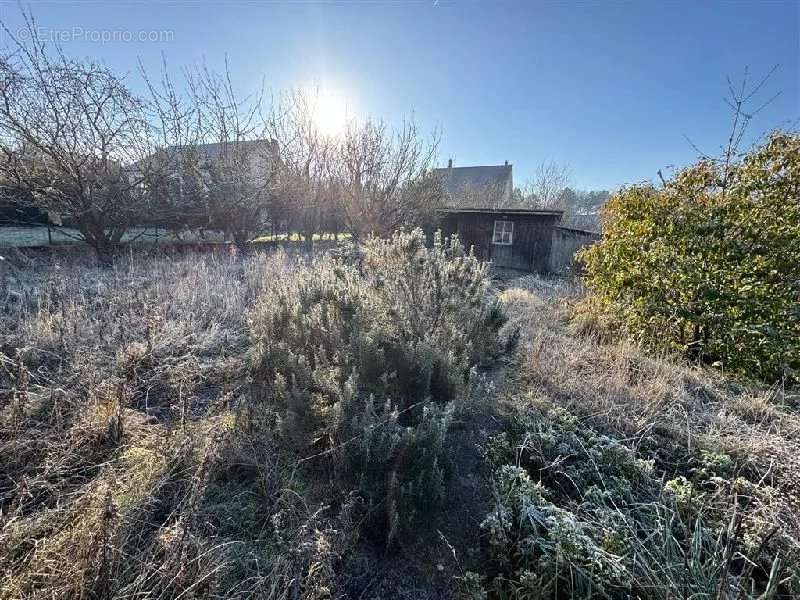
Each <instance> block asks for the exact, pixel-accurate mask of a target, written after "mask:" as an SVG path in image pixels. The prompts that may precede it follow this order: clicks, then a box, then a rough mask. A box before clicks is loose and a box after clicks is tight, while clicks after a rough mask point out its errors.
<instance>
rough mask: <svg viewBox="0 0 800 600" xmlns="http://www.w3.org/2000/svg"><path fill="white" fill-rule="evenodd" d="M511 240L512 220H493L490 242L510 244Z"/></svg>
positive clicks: (512, 238) (512, 237)
mask: <svg viewBox="0 0 800 600" xmlns="http://www.w3.org/2000/svg"><path fill="white" fill-rule="evenodd" d="M513 240H514V222H513V221H495V222H494V235H493V236H492V243H493V244H501V245H503V246H510V245H511V242H512V241H513Z"/></svg>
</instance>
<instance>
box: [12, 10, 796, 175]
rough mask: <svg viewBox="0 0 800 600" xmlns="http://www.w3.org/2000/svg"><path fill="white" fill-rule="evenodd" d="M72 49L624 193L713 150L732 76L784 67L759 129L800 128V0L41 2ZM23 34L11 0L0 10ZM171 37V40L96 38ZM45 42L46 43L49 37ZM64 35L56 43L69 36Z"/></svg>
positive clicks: (755, 130)
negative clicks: (335, 105) (164, 67)
mask: <svg viewBox="0 0 800 600" xmlns="http://www.w3.org/2000/svg"><path fill="white" fill-rule="evenodd" d="M30 7H31V8H32V10H33V12H34V14H35V16H36V18H37V21H38V25H39V27H40V28H43V30H46V31H57V32H64V31H67V32H69V33H68V34H66V35H67V37H69V38H71V39H66V40H65V41H63V42H62V46H63V48H64V50H65V52H67V53H68V54H71V55H77V56H89V57H92V58H95V59H101V60H103V61H104V62H106V63H107V64H108V65H110V66H111V67H113V68H114V69H117V70H119V71H121V72H128V73H130V76H129V77H130V81H131V83H132V84H134V85H137V83H136V81H137V75H136V61H137V58H141V60H142V61H143V62H144V64H145V65H146V66H147V68H148V69H150V70H152V71H157V70H158V68H159V65H160V62H161V56H162V53H163V54H164V55H165V56H166V58H167V61H168V63H169V65H170V67H171V68H172V69H173V70H177V69H178V68H179V67H181V66H184V65H187V64H197V63H199V62H201V61H203V60H205V61H206V63H207V64H209V65H211V66H213V67H217V68H221V67H222V66H223V64H224V63H223V61H224V56H225V55H227V56H228V60H229V63H230V65H231V71H232V76H233V79H234V82H235V83H236V84H237V85H238V86H240V87H241V88H242V89H254V88H256V87H257V86H258V85H259V84H260V82H261V80H262V78H264V80H265V82H266V84H267V86H269V87H271V88H273V89H275V90H280V89H285V88H287V87H289V86H304V85H314V84H318V85H322V86H324V87H327V88H330V89H333V90H336V92H337V93H338V94H340V95H342V96H344V97H346V98H347V102H348V104H349V105H350V107H351V110H352V112H353V113H355V114H357V115H361V116H364V115H371V116H374V117H382V118H384V119H386V120H387V121H389V122H393V123H396V122H398V121H400V120H401V118H402V117H403V116H404V115H408V114H409V113H410V112H411V111H412V109H413V111H414V114H415V117H416V120H417V123H418V124H419V125H420V126H421V128H422V129H424V130H426V131H430V130H433V129H434V128H439V129H440V130H441V131H442V141H441V145H440V148H439V156H440V160H441V162H446V161H447V158H448V157H452V158H453V159H454V161H455V164H456V165H462V166H465V165H473V164H500V163H502V162H503V161H504V160H508V161H509V162H511V163H512V164H513V165H514V178H515V183H517V184H519V183H522V182H524V181H525V179H526V178H528V177H529V176H530V175H531V174H532V173H533V171H534V169H535V168H536V165H537V164H539V163H540V162H542V161H556V162H559V163H564V164H568V165H569V166H570V169H571V171H572V179H573V182H574V184H575V185H576V186H577V187H582V188H594V189H599V188H614V187H616V186H618V185H620V184H623V183H626V182H635V181H641V180H646V179H652V178H654V177H655V176H656V171H657V170H658V169H663V168H665V167H668V166H669V165H676V166H680V165H684V164H687V163H689V162H691V161H692V160H693V159H694V158H695V155H696V154H697V153H696V151H695V150H694V149H693V148H692V147H691V145H690V144H689V143H688V142H687V140H686V138H685V136H689V137H690V138H691V139H692V141H693V142H694V143H695V144H696V145H697V146H698V147H699V148H700V149H702V150H703V151H705V152H708V153H715V152H716V151H718V149H719V147H720V145H721V144H722V143H723V142H724V139H725V136H726V132H727V130H728V128H729V123H730V119H729V115H728V112H727V108H726V107H725V105H724V103H723V101H722V97H723V96H724V95H725V93H726V76H727V75H730V76H731V77H733V78H734V79H740V78H741V74H742V72H743V70H744V68H745V66H748V67H749V69H750V72H751V73H752V74H753V76H754V77H755V76H762V75H764V74H766V73H767V72H768V71H769V70H770V69H771V68H772V66H773V65H775V64H779V65H780V68H779V70H778V71H777V72H776V73H775V75H774V76H773V77H772V79H771V80H770V81H769V82H768V84H767V85H766V87H765V91H764V94H763V95H762V97H763V99H765V100H766V99H767V98H768V97H769V96H771V95H772V94H774V93H775V92H778V91H780V92H781V95H780V96H779V97H778V98H777V99H776V100H775V101H774V102H773V103H772V104H771V105H769V106H768V107H767V108H766V109H765V110H764V111H762V112H761V113H760V114H759V115H757V116H756V118H755V119H754V121H753V124H752V127H751V132H752V134H753V135H760V134H763V133H764V132H766V131H768V130H770V129H772V128H774V127H779V126H783V127H794V128H797V126H798V124H799V123H798V118H799V117H800V1H798V0H794V1H787V2H733V1H731V2H675V1H664V2H644V1H643V2H607V3H599V2H598V3H595V2H525V3H522V2H519V3H518V2H491V3H490V2H446V1H444V0H440V1H439V2H434V1H430V2H419V3H400V2H395V3H360V2H350V3H345V4H338V3H324V4H320V3H291V4H290V3H260V2H259V3H257V2H235V1H234V2H221V1H214V2H212V1H202V2H200V1H198V2H189V1H182V2H158V3H157V2H125V1H122V2H67V1H61V2H31V3H30ZM0 18H2V20H3V22H4V23H6V25H7V26H8V27H9V28H10V29H11V30H12V31H15V30H17V28H19V26H20V24H21V22H20V18H19V9H18V6H17V4H16V3H15V2H10V3H2V4H0ZM103 31H128V32H135V33H136V35H138V32H140V31H144V32H151V31H155V32H162V31H163V32H168V34H166V35H164V36H163V37H164V39H163V40H162V41H160V42H137V41H110V42H106V43H102V42H100V41H94V40H96V39H97V36H98V35H100V34H99V33H98V32H103ZM49 35H50V34H49ZM59 35H61V34H59Z"/></svg>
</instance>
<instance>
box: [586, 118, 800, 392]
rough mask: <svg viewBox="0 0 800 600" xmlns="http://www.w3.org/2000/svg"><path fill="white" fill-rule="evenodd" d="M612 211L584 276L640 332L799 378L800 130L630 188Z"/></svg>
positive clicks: (735, 367) (717, 359)
mask: <svg viewBox="0 0 800 600" xmlns="http://www.w3.org/2000/svg"><path fill="white" fill-rule="evenodd" d="M603 218H604V225H603V238H602V240H601V241H600V242H599V243H598V244H596V245H594V246H592V247H590V248H589V249H587V250H586V251H584V252H583V254H582V258H583V260H584V261H585V263H586V281H587V284H588V286H589V288H590V289H591V290H592V291H593V292H594V294H595V298H596V299H597V300H599V301H600V303H601V305H602V306H603V307H604V309H605V310H608V311H610V312H613V313H614V314H615V315H616V316H618V318H619V320H620V321H621V323H622V325H623V326H624V328H625V329H626V330H627V331H628V332H629V333H630V334H631V335H632V336H633V337H635V338H637V339H639V340H641V341H643V342H644V343H646V344H648V345H654V346H662V347H663V346H666V347H668V348H670V349H674V350H677V351H679V352H682V353H685V354H686V355H687V356H688V357H689V358H692V359H695V360H700V361H703V362H706V363H714V364H717V365H719V366H722V367H723V368H724V369H726V370H729V371H733V372H738V373H741V374H745V375H749V376H752V377H757V378H762V379H772V380H774V379H780V378H781V377H784V376H788V377H789V378H797V377H798V374H799V373H800V135H798V134H789V133H781V132H776V133H774V134H773V135H772V136H771V137H770V138H769V140H768V141H767V142H766V143H765V144H764V145H762V146H760V147H757V148H755V149H754V150H753V151H751V152H750V153H749V154H747V155H745V156H744V157H743V158H742V159H741V160H740V161H739V162H734V163H729V162H724V163H717V162H712V161H702V162H700V163H698V164H696V165H694V166H692V167H689V168H687V169H684V170H683V171H680V172H679V173H677V174H676V175H675V177H674V178H673V179H671V180H669V181H667V182H666V183H665V184H664V186H663V187H661V188H656V187H654V186H652V185H636V186H632V187H628V188H625V189H623V190H622V191H621V192H619V193H618V194H617V195H616V196H614V198H612V200H611V201H610V202H609V203H608V204H607V205H606V207H605V209H604V215H603Z"/></svg>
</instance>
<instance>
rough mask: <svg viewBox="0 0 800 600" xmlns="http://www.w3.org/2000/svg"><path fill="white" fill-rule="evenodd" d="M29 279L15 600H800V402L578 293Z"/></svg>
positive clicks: (5, 513)
mask: <svg viewBox="0 0 800 600" xmlns="http://www.w3.org/2000/svg"><path fill="white" fill-rule="evenodd" d="M0 266H2V265H0ZM4 269H5V270H4V271H0V303H2V309H3V310H2V312H0V571H1V572H2V574H1V575H0V598H74V597H84V598H120V599H122V598H133V597H137V598H145V597H146V598H176V599H177V598H190V597H191V598H253V597H259V598H275V599H286V600H288V599H309V600H310V599H323V598H325V599H329V598H342V599H345V598H352V599H357V598H387V599H388V598H404V599H405V598H408V599H410V598H431V599H432V598H476V599H477V598H514V599H523V598H567V597H578V598H599V597H611V598H620V599H622V598H653V599H655V598H764V599H766V598H775V597H785V598H788V597H797V594H800V587H798V581H799V580H798V567H797V564H798V563H797V559H798V551H799V550H800V542H798V540H799V539H800V497H799V496H798V489H800V462H799V461H798V456H800V442H799V441H798V440H800V416H798V412H797V404H798V396H797V392H796V391H792V390H788V389H782V388H779V387H773V388H765V387H760V386H756V385H752V384H748V383H744V382H741V381H734V380H730V379H727V378H725V377H724V376H722V375H720V374H718V373H716V372H713V371H708V370H703V369H698V368H694V367H690V366H687V365H685V364H683V363H681V362H679V361H677V360H675V359H673V358H671V357H669V356H650V355H647V354H645V353H643V352H642V351H641V350H640V349H638V348H636V347H634V346H631V345H629V344H627V343H624V342H622V341H618V340H615V339H613V338H609V337H608V336H607V335H603V334H601V333H600V331H599V330H598V329H597V328H595V327H593V326H589V325H588V324H579V323H577V322H575V321H574V320H573V319H572V315H573V307H574V306H575V305H576V303H577V302H578V300H579V299H580V298H581V296H582V295H583V294H584V291H583V289H582V287H581V285H580V284H579V282H577V281H574V280H569V279H543V278H539V277H536V276H521V277H514V276H511V275H509V274H504V277H503V278H502V279H495V280H492V281H489V280H486V279H485V278H484V277H485V274H486V272H485V271H484V270H483V267H481V266H480V265H477V264H476V263H474V262H473V261H472V260H471V259H466V258H459V257H458V254H457V253H452V252H451V253H447V252H444V251H442V252H441V253H440V254H437V253H435V252H434V251H432V250H423V249H421V247H420V246H419V245H418V242H415V241H414V239H413V238H412V239H409V238H402V239H399V240H396V243H394V244H390V243H386V244H383V245H381V244H378V245H376V246H374V247H372V248H371V249H368V250H367V251H366V254H365V256H364V257H363V260H362V262H361V263H359V266H358V267H357V268H356V267H354V266H350V265H349V264H348V263H347V262H333V261H331V260H330V259H327V258H322V257H319V258H317V259H313V260H310V259H308V258H302V259H301V258H297V259H295V258H292V257H290V256H287V255H286V254H284V253H282V252H277V253H275V254H273V255H263V254H259V255H251V256H241V255H233V254H231V255H228V254H226V255H224V256H222V255H211V254H209V255H202V254H195V255H191V256H185V257H171V258H167V257H165V258H158V257H152V256H151V257H144V256H141V257H140V256H138V255H137V254H135V253H133V254H131V255H129V256H126V257H125V259H124V260H122V259H121V260H119V261H118V263H117V264H115V265H114V266H112V267H110V268H109V267H98V266H95V264H94V263H92V262H90V261H89V260H88V259H86V261H82V260H76V261H75V262H74V263H72V264H57V263H56V262H51V261H50V260H47V259H43V258H41V257H39V258H33V257H26V255H25V254H24V253H23V252H20V253H17V254H15V256H14V257H13V258H12V259H10V260H8V261H6V263H5V264H4Z"/></svg>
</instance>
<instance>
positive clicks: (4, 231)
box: [0, 225, 223, 248]
mask: <svg viewBox="0 0 800 600" xmlns="http://www.w3.org/2000/svg"><path fill="white" fill-rule="evenodd" d="M79 237H80V236H79V233H78V231H77V230H76V229H70V228H68V227H53V228H51V229H50V237H48V234H47V227H14V226H6V225H3V226H2V227H0V248H25V247H32V246H47V245H49V244H50V242H51V241H52V244H54V245H62V244H82V243H83V242H81V241H80V239H78V238H79ZM122 241H123V242H139V243H150V244H153V243H162V244H164V243H173V244H174V243H181V242H200V241H205V242H221V241H223V236H222V234H221V233H220V232H218V231H205V232H203V235H202V236H201V235H200V234H199V232H183V233H181V235H180V238H178V237H176V236H175V235H173V234H171V233H170V232H168V231H165V230H163V229H159V230H158V231H157V232H156V230H155V229H153V228H143V227H136V228H133V229H131V230H130V231H128V232H127V233H126V234H125V235H124V236H123V238H122Z"/></svg>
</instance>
